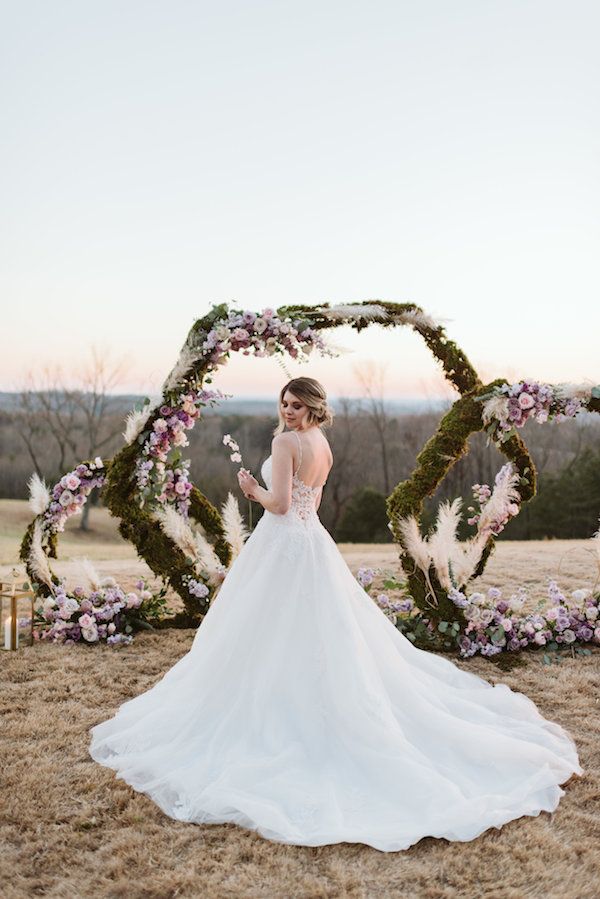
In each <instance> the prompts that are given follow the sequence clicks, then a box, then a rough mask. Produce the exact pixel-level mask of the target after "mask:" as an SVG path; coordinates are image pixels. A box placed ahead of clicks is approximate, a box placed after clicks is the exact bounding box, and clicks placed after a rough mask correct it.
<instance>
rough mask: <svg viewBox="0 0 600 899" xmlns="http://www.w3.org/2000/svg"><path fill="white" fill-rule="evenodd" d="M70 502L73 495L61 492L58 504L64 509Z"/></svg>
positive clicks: (68, 492)
mask: <svg viewBox="0 0 600 899" xmlns="http://www.w3.org/2000/svg"><path fill="white" fill-rule="evenodd" d="M72 502H73V494H72V493H71V491H70V490H63V492H62V493H61V495H60V499H59V503H60V504H61V506H65V507H66V506H70V505H71V503H72Z"/></svg>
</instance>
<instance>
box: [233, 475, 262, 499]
mask: <svg viewBox="0 0 600 899" xmlns="http://www.w3.org/2000/svg"><path fill="white" fill-rule="evenodd" d="M238 483H239V485H240V489H241V491H242V493H243V494H244V496H245V497H246V498H247V499H256V497H255V496H254V491H255V489H256V488H257V487H258V486H259V483H258V481H257V480H256V478H255V477H254V476H253V475H251V474H250V472H249V471H247V470H246V469H245V468H240V470H239V471H238Z"/></svg>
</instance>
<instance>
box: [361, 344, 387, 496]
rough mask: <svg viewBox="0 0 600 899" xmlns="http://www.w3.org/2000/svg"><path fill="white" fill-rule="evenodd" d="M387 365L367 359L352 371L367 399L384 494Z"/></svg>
mask: <svg viewBox="0 0 600 899" xmlns="http://www.w3.org/2000/svg"><path fill="white" fill-rule="evenodd" d="M387 367H388V363H387V362H385V363H383V362H375V361H373V360H371V359H369V360H368V361H367V362H364V363H363V364H362V365H355V366H354V373H355V375H356V377H357V378H358V380H359V381H360V383H361V385H362V388H363V391H364V393H365V396H366V399H367V414H368V416H369V418H370V420H371V422H372V424H373V427H374V429H375V435H376V437H377V443H378V446H379V453H380V457H381V468H382V472H383V485H384V490H385V493H386V495H389V493H390V491H391V478H390V463H389V445H388V437H389V430H390V424H391V420H392V419H391V416H390V415H389V413H388V411H387V409H386V406H385V399H384V393H385V374H386V371H387Z"/></svg>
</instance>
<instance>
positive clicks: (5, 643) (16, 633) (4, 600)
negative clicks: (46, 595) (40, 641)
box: [0, 581, 35, 649]
mask: <svg viewBox="0 0 600 899" xmlns="http://www.w3.org/2000/svg"><path fill="white" fill-rule="evenodd" d="M26 588H27V585H26V584H24V585H22V587H21V588H20V589H19V588H18V587H17V584H16V583H15V582H13V583H8V582H6V581H0V623H1V627H0V648H1V649H18V648H19V647H20V646H28V645H29V646H30V645H31V644H32V643H33V615H34V602H35V597H34V594H33V591H32V590H31V589H28V588H27V589H26Z"/></svg>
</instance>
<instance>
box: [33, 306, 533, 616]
mask: <svg viewBox="0 0 600 899" xmlns="http://www.w3.org/2000/svg"><path fill="white" fill-rule="evenodd" d="M231 311H232V310H229V308H228V306H227V305H226V304H221V305H217V306H214V307H213V308H212V309H211V310H210V312H209V313H208V314H207V315H205V316H203V317H202V318H201V319H198V321H196V322H195V323H194V325H193V326H192V328H191V330H190V332H189V334H188V336H187V339H186V341H185V344H184V346H183V348H182V352H181V355H180V358H179V360H178V362H177V364H176V366H175V368H174V369H173V371H172V372H171V374H170V375H169V377H168V378H167V380H166V382H165V384H164V387H163V390H162V397H161V399H160V401H159V402H158V403H157V404H156V405H155V406H154V407H153V408H152V409H151V410H149V414H148V415H147V416H146V418H145V420H144V422H143V426H142V429H141V431H140V433H139V434H138V435H137V439H134V440H133V441H131V442H130V443H129V444H128V445H127V446H125V447H124V448H123V449H122V450H121V451H120V452H119V453H117V455H116V456H115V457H114V458H113V459H112V460H110V461H107V462H106V463H105V464H106V479H105V484H104V489H103V500H104V503H105V505H106V506H107V507H108V509H109V511H110V513H111V515H113V516H114V517H116V518H118V519H119V531H120V533H121V535H122V536H123V537H124V538H125V539H126V540H129V541H131V542H132V543H133V544H134V546H135V547H136V550H137V553H138V555H139V556H140V557H141V558H142V559H144V560H145V561H146V563H147V564H148V565H149V567H150V568H151V570H152V571H153V572H154V573H155V574H156V575H158V576H160V577H161V578H164V579H165V580H168V581H169V583H170V584H171V586H172V587H173V588H174V589H175V590H176V591H177V592H178V593H179V594H180V596H181V597H182V599H183V601H184V604H185V608H186V613H185V615H183V616H181V622H182V623H189V624H196V623H197V622H198V620H199V618H200V617H201V616H202V615H203V614H204V613H205V612H206V611H207V609H208V606H209V602H210V595H209V596H208V597H207V598H206V600H204V601H202V600H201V601H200V602H199V601H198V599H196V598H192V597H190V594H189V591H188V589H187V587H186V586H185V581H184V579H185V578H186V575H189V573H190V566H191V564H192V563H191V562H190V559H189V558H188V557H187V556H186V555H185V553H184V552H183V551H182V550H181V549H180V547H179V546H178V545H177V544H176V543H175V542H174V541H173V540H172V539H171V538H170V537H168V536H167V535H166V534H165V532H164V530H163V529H162V528H161V525H160V524H159V522H158V521H157V519H156V518H155V517H154V515H153V510H152V507H151V505H148V504H146V505H144V504H141V503H140V496H139V493H138V485H137V482H136V477H135V472H136V465H137V462H138V459H139V457H140V453H141V451H142V446H143V444H144V440H145V439H147V436H148V434H149V433H150V432H151V429H152V427H153V425H154V423H155V422H156V420H157V419H158V418H159V417H160V416H161V411H160V410H161V407H162V405H163V404H169V403H171V402H176V397H177V396H178V395H180V394H181V393H182V392H185V391H186V390H198V389H201V388H203V386H204V385H206V384H209V383H212V376H213V373H214V371H215V369H216V368H217V366H218V364H221V362H222V360H221V362H215V358H214V354H213V353H212V352H211V351H210V350H206V349H205V344H206V342H207V335H208V334H209V333H211V332H212V331H213V330H214V329H215V328H217V327H219V326H220V324H221V323H222V322H223V321H225V320H226V319H227V316H228V315H229V313H230V312H231ZM276 315H277V316H278V317H279V319H285V320H286V321H289V322H290V323H291V324H292V325H293V327H294V329H295V330H296V332H297V333H301V332H304V331H306V329H308V330H312V331H313V332H315V333H316V332H319V331H321V330H324V329H330V328H334V327H337V326H341V325H350V326H351V327H353V328H355V330H357V331H361V330H362V329H363V328H366V327H369V326H370V325H372V324H379V325H381V326H383V327H397V326H399V325H404V326H409V327H412V328H413V329H414V330H415V331H416V332H417V333H419V334H420V335H421V337H422V338H423V340H424V341H425V344H426V345H427V346H428V348H429V349H430V351H431V353H432V355H433V356H434V358H435V359H436V360H437V361H438V362H439V364H440V365H441V367H442V369H443V371H444V373H445V376H446V378H447V379H448V381H449V382H450V383H451V384H452V385H453V386H454V387H455V388H456V390H457V391H458V392H459V394H460V395H461V397H460V399H459V400H457V402H456V403H455V404H454V406H453V407H452V409H451V410H450V411H449V412H448V413H447V414H446V415H445V416H444V418H443V419H442V421H441V423H440V426H439V428H438V431H437V432H436V434H435V435H434V436H433V437H432V438H431V439H430V440H429V441H428V443H427V444H426V445H425V447H424V448H423V450H422V451H421V453H420V454H419V457H418V460H417V468H416V470H415V472H414V473H413V475H412V476H411V478H410V479H408V480H407V481H405V482H403V483H401V484H399V485H398V486H397V487H396V488H395V489H394V491H393V492H392V494H391V495H390V497H389V498H388V511H389V515H390V522H391V527H392V531H393V533H394V537H395V539H396V540H397V542H398V543H399V545H400V547H401V560H402V563H403V566H404V567H405V569H406V570H408V571H409V572H410V574H409V582H410V586H411V590H412V592H413V595H414V597H415V600H416V602H417V604H419V605H422V604H423V602H424V600H425V598H426V592H427V586H426V579H425V577H424V575H423V573H422V572H421V573H420V572H419V571H417V570H415V571H412V569H411V564H412V560H411V557H410V556H409V554H408V553H407V552H406V550H405V549H404V547H403V545H402V539H401V535H400V532H399V529H398V521H399V520H400V518H402V517H403V516H406V515H411V514H412V515H415V516H417V517H419V516H420V513H421V510H422V504H423V501H424V499H425V497H427V496H430V495H431V494H432V493H433V492H434V491H435V489H436V488H437V486H438V485H439V484H440V482H441V481H442V479H443V477H444V476H445V474H446V473H447V471H448V470H449V468H450V467H451V466H452V465H453V464H454V463H455V462H456V460H457V459H458V458H459V457H460V456H461V455H462V454H463V453H464V452H465V449H466V444H467V440H468V437H469V435H470V434H471V433H473V432H475V431H478V430H481V429H482V428H483V426H484V425H483V421H482V418H481V404H480V403H478V402H477V399H476V397H477V395H478V394H481V393H483V392H484V391H485V390H486V388H485V387H484V385H483V384H482V382H481V381H480V379H479V377H478V375H477V373H476V371H475V370H474V368H473V366H472V365H471V363H470V362H469V360H468V359H467V357H466V355H465V354H464V353H463V351H462V350H461V349H460V348H459V347H458V346H457V345H456V343H454V342H453V341H451V340H449V339H448V337H447V335H446V333H445V330H444V328H443V327H442V326H441V325H438V324H437V323H436V322H434V321H432V320H431V319H430V318H429V317H428V316H427V315H426V314H425V313H424V312H423V310H422V309H420V307H418V306H417V305H415V304H414V303H391V302H387V301H383V300H368V301H364V302H357V303H351V304H347V305H344V306H342V307H340V306H332V305H330V304H323V305H321V306H316V307H313V306H308V305H288V306H282V307H280V308H279V309H278V310H277V311H276ZM307 333H308V332H307ZM232 351H233V350H232ZM224 355H225V357H227V356H229V351H227V352H226V353H225V354H224ZM501 449H502V451H503V452H505V454H506V455H507V457H508V458H509V459H511V460H512V461H513V462H514V463H515V465H516V466H517V468H518V470H519V472H521V473H522V474H523V476H524V477H525V474H526V471H527V469H529V475H528V476H529V484H528V486H527V488H526V490H525V491H524V495H523V498H524V499H527V498H529V496H530V495H533V492H534V490H535V483H534V474H533V472H534V467H533V462H532V460H531V458H530V457H529V454H528V452H527V449H526V447H525V445H524V443H523V442H522V440H521V439H520V438H519V437H518V436H515V437H513V438H511V440H510V441H508V442H507V443H506V445H505V446H503V447H501ZM189 517H190V518H191V519H192V520H193V521H195V522H196V523H198V524H199V525H200V526H201V527H202V528H203V530H204V532H205V533H206V534H207V536H210V537H211V538H212V539H213V541H214V548H215V552H216V554H217V555H218V557H219V559H220V560H221V562H222V563H223V564H225V565H226V564H227V563H228V562H229V560H230V548H229V546H228V544H227V542H226V540H225V534H224V530H223V524H222V520H221V515H220V513H219V511H218V509H216V507H215V506H214V505H213V504H212V503H211V502H210V500H209V499H208V498H207V497H206V496H205V495H204V494H203V493H202V492H201V491H200V490H199V489H198V488H197V487H194V488H193V490H192V492H191V495H190V506H189ZM25 543H26V541H24V546H25ZM492 546H493V539H492V538H490V541H489V545H488V547H487V548H486V552H485V553H484V557H483V558H482V561H481V564H480V570H482V569H483V566H484V565H485V560H486V558H487V556H488V555H489V552H490V550H491V547H492ZM439 592H440V595H439V600H440V603H439V614H440V616H442V615H444V614H448V613H449V612H451V611H452V612H453V615H454V617H457V613H458V610H457V609H456V608H455V607H454V606H453V607H452V609H450V605H451V604H450V603H449V601H448V600H447V598H446V597H445V596H444V595H442V591H441V589H440V591H439ZM427 610H428V612H429V613H431V609H430V608H429V606H427Z"/></svg>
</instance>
